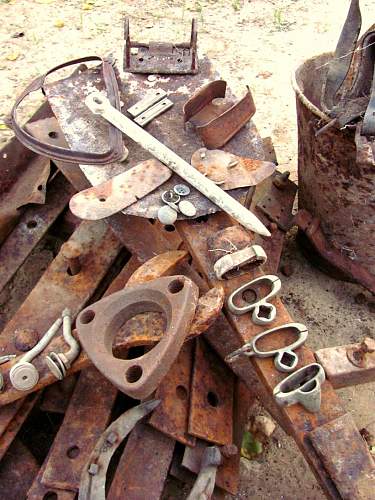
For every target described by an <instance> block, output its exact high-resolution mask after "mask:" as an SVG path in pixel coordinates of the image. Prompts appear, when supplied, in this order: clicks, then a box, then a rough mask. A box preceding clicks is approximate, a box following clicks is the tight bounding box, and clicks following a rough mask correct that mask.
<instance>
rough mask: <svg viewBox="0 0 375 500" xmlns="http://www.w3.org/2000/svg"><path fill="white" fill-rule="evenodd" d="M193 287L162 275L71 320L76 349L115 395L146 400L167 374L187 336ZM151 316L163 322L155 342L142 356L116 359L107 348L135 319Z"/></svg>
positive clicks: (186, 280)
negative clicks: (158, 314)
mask: <svg viewBox="0 0 375 500" xmlns="http://www.w3.org/2000/svg"><path fill="white" fill-rule="evenodd" d="M197 301H198V287H197V286H196V285H195V283H193V282H192V281H191V280H190V279H189V278H187V277H186V276H182V275H178V276H168V277H163V278H159V279H156V280H153V281H148V282H147V283H144V284H141V285H136V286H133V287H129V288H125V289H123V290H120V291H119V292H116V293H114V294H112V295H110V296H108V297H106V298H104V299H102V300H100V301H99V302H96V303H94V304H91V305H90V306H88V307H87V308H86V309H84V310H83V311H82V312H81V313H80V314H79V316H78V318H77V322H76V325H77V330H78V336H79V339H80V341H81V344H82V347H83V348H84V349H85V351H86V353H87V355H88V357H89V358H90V359H91V361H92V362H93V364H94V365H95V366H96V368H97V369H98V370H99V371H100V372H101V373H102V374H103V375H104V376H105V377H106V378H107V379H108V380H110V381H111V382H112V384H114V385H115V386H116V387H117V388H118V389H119V390H120V391H122V392H124V393H125V394H128V395H129V396H131V397H133V398H135V399H144V398H146V397H147V396H149V395H150V394H151V393H152V392H153V391H154V390H155V389H156V388H157V386H158V385H159V384H160V382H161V380H162V379H163V377H164V376H165V375H166V374H167V372H168V370H169V368H170V366H171V365H172V363H173V362H174V360H175V359H176V357H177V355H178V353H179V351H180V349H181V346H182V344H183V342H184V339H185V337H186V335H187V333H188V332H189V328H190V325H191V322H192V320H193V318H194V314H195V308H196V305H197ZM148 311H156V312H162V313H164V315H165V318H166V323H167V325H166V330H165V333H164V335H163V337H162V339H161V340H160V342H159V343H158V344H157V345H156V346H155V347H153V348H152V349H151V350H150V351H148V352H147V353H146V354H144V355H143V356H140V357H138V358H135V359H129V360H124V359H118V358H115V357H114V356H113V354H112V343H113V339H114V337H115V336H116V333H117V332H118V331H119V329H120V328H121V327H122V326H123V325H124V324H125V323H126V322H127V321H128V320H129V319H130V318H132V317H134V316H136V315H137V314H140V313H144V312H148Z"/></svg>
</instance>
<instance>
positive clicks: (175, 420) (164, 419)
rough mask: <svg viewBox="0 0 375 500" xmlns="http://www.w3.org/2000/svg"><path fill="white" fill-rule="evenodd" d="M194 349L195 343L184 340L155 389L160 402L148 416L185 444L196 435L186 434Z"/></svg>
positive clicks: (161, 428)
mask: <svg viewBox="0 0 375 500" xmlns="http://www.w3.org/2000/svg"><path fill="white" fill-rule="evenodd" d="M193 352H194V343H193V342H191V341H190V342H186V343H185V344H184V345H183V347H182V349H181V351H180V354H179V355H178V357H177V359H176V361H175V362H174V363H173V365H172V366H171V368H170V370H169V372H168V373H167V375H166V376H165V378H164V379H163V381H162V383H161V384H160V385H159V387H158V389H157V391H156V394H155V398H156V399H160V400H161V403H160V404H159V406H158V407H157V408H156V409H155V410H154V412H153V414H152V415H151V418H150V420H149V424H150V425H152V426H153V427H155V429H158V430H159V431H160V432H163V433H164V434H166V435H167V436H170V437H171V438H173V439H175V440H176V441H179V442H180V443H183V444H186V445H188V446H195V438H194V437H193V436H191V435H189V434H188V420H189V400H190V386H191V376H192V368H193Z"/></svg>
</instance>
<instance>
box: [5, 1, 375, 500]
mask: <svg viewBox="0 0 375 500" xmlns="http://www.w3.org/2000/svg"><path fill="white" fill-rule="evenodd" d="M348 4H349V1H348V0H345V1H343V0H331V1H328V2H327V1H321V0H314V1H313V2H306V0H304V1H302V0H274V1H271V0H269V1H266V0H253V1H242V0H232V1H226V2H224V0H218V1H207V0H194V1H193V0H192V1H188V0H187V1H170V2H168V1H161V2H150V1H143V2H137V1H128V2H124V1H122V0H121V1H120V0H112V1H110V2H109V1H105V0H96V1H92V2H90V1H89V2H87V3H85V2H81V1H78V0H66V1H61V0H35V1H14V0H11V1H6V0H0V13H1V19H2V25H1V28H0V42H1V43H0V69H1V70H2V72H1V79H0V141H1V142H6V141H7V140H8V139H9V137H10V136H11V131H9V130H8V129H7V128H6V127H5V126H4V124H3V120H4V118H5V117H6V115H7V113H8V112H9V110H10V107H11V105H12V102H13V100H14V98H15V96H16V95H17V94H18V93H20V91H21V90H22V89H23V88H24V87H25V86H26V84H27V83H29V82H30V81H31V80H32V79H33V78H35V77H36V76H38V75H39V74H41V73H43V72H44V71H46V70H47V69H49V68H51V67H52V66H54V65H57V64H59V63H61V62H64V61H66V60H69V59H72V58H76V57H80V56H84V55H88V54H101V55H106V54H108V53H113V54H114V55H115V57H117V59H118V60H120V61H121V59H122V49H123V41H122V36H123V33H122V26H123V16H124V13H126V14H127V15H129V16H130V19H131V34H132V35H134V38H135V39H140V40H142V39H143V40H149V39H150V38H151V39H164V40H173V41H177V40H183V39H187V38H188V36H189V31H190V19H191V17H192V16H196V17H197V18H198V20H199V38H198V42H199V49H200V53H201V54H203V53H205V54H207V55H208V56H209V57H210V58H211V59H212V60H213V61H214V62H215V63H216V65H217V68H218V70H219V71H220V72H221V74H222V76H223V77H224V78H225V79H227V81H228V83H229V85H230V86H231V87H232V88H233V89H234V90H235V91H236V92H237V93H238V95H240V94H241V92H244V89H245V85H246V84H247V85H249V86H250V87H251V89H252V92H253V95H254V98H255V101H256V105H257V113H256V115H255V123H256V125H257V127H258V129H259V131H260V133H261V135H262V137H266V136H271V137H272V139H273V142H274V145H275V149H276V153H277V156H278V160H279V164H280V166H281V168H282V169H288V170H290V171H292V178H293V179H296V178H297V175H296V167H297V157H296V155H297V147H296V146H297V130H296V119H295V104H294V95H293V91H292V89H291V85H290V74H291V71H292V70H293V68H294V67H295V66H296V65H297V64H298V62H299V61H301V60H303V59H306V58H308V57H311V56H313V55H315V54H319V53H322V52H326V51H330V50H333V49H334V47H335V43H336V41H337V38H338V35H339V32H340V29H341V25H342V23H343V21H344V19H345V16H346V11H347V7H348ZM361 6H362V12H363V26H364V27H368V26H369V25H370V24H371V23H372V22H373V20H374V18H375V1H374V0H372V1H371V0H367V1H363V2H361ZM59 26H61V27H59ZM20 34H23V35H22V36H20ZM38 99H39V97H37V98H35V99H33V100H31V101H30V102H29V103H28V104H27V106H26V107H25V113H26V114H31V112H32V110H33V109H35V105H36V104H37V101H38ZM47 260H48V259H47ZM42 261H43V259H42ZM283 261H284V262H286V263H289V264H290V265H291V266H292V268H293V270H294V272H293V275H292V276H290V277H289V278H286V277H284V278H283V290H282V297H283V300H284V302H285V303H286V304H287V305H288V307H289V310H290V311H291V313H292V315H293V316H294V318H295V320H296V321H301V322H304V323H306V324H307V325H308V326H309V330H310V337H309V344H310V346H311V347H313V348H314V349H317V348H320V347H326V346H327V347H328V346H334V345H340V344H345V343H350V342H353V341H358V340H360V339H362V338H363V337H364V336H365V335H369V334H371V332H373V327H374V312H375V307H374V303H373V302H371V300H370V299H369V300H365V301H364V303H362V304H357V302H356V300H355V297H356V295H357V294H358V293H359V292H360V291H361V289H360V287H358V286H355V285H350V284H343V283H341V282H337V281H335V280H332V279H330V278H327V277H326V276H325V275H322V274H321V273H320V272H319V271H317V270H316V269H314V268H313V267H312V266H311V265H310V263H309V262H308V261H307V260H306V259H305V258H304V257H303V256H302V255H301V253H300V251H299V249H298V248H297V246H296V244H295V241H294V238H293V237H292V236H291V237H290V238H289V239H288V243H287V245H286V248H285V252H284V256H283ZM35 262H36V264H35V265H36V266H39V265H40V266H42V265H44V264H43V263H39V262H40V261H39V260H38V259H36V260H35ZM43 262H44V261H43ZM31 274H32V273H31ZM22 279H26V278H24V277H22ZM22 283H23V282H22V281H21V286H23V285H22ZM3 299H4V298H3ZM9 300H11V298H10V299H9ZM374 389H375V384H367V385H365V386H361V387H357V388H351V389H345V390H342V391H340V395H341V396H342V399H343V402H344V405H345V407H346V408H347V410H348V411H350V412H351V413H352V414H353V416H354V418H355V420H356V422H357V425H358V427H359V428H362V427H367V428H368V429H369V430H372V431H373V432H374V431H375V421H374V418H375V417H374V409H375V394H374V393H375V391H374ZM257 411H261V410H259V409H258V410H257ZM242 462H243V463H242V466H241V471H242V473H241V488H240V492H239V494H238V497H237V498H242V499H244V498H249V499H250V498H251V499H260V500H261V499H267V498H272V499H302V498H304V499H322V498H324V495H323V493H322V491H321V490H320V488H319V486H318V485H317V483H316V481H315V479H314V477H313V475H312V473H311V472H310V469H309V467H308V466H307V464H306V462H305V461H304V459H303V457H302V455H301V454H300V453H299V451H298V450H297V448H296V446H295V444H294V442H293V441H292V440H291V439H290V438H288V437H287V436H286V435H285V434H284V433H283V432H282V430H281V429H280V428H278V429H277V430H276V432H275V434H274V435H273V437H272V438H271V440H270V442H269V443H268V445H267V446H266V448H265V452H264V453H263V454H262V455H261V456H260V457H258V459H256V460H253V461H247V460H245V459H243V461H242Z"/></svg>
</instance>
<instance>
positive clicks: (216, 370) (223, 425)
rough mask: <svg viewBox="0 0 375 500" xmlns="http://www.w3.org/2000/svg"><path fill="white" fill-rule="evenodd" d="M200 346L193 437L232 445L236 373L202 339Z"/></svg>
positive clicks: (196, 361) (196, 358)
mask: <svg viewBox="0 0 375 500" xmlns="http://www.w3.org/2000/svg"><path fill="white" fill-rule="evenodd" d="M196 342H197V344H196V351H195V356H194V368H193V380H192V387H191V398H190V406H191V407H190V415H189V433H190V434H192V435H193V436H196V437H199V438H201V439H205V440H206V441H209V442H212V443H216V444H222V445H225V444H231V443H232V441H233V391H234V376H233V373H232V372H231V371H230V370H229V368H227V366H226V365H225V364H224V363H223V361H221V359H220V358H219V357H218V356H217V354H216V353H215V352H213V351H212V350H211V349H209V348H208V347H207V344H206V343H205V342H204V341H203V340H202V339H197V341H196Z"/></svg>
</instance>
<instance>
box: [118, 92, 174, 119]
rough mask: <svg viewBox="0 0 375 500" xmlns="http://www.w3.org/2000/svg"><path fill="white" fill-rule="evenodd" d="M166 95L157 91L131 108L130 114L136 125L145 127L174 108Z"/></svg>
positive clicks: (150, 93)
mask: <svg viewBox="0 0 375 500" xmlns="http://www.w3.org/2000/svg"><path fill="white" fill-rule="evenodd" d="M166 95H167V93H166V92H165V91H164V90H162V89H155V90H153V91H152V92H149V93H148V94H147V95H146V96H145V97H144V98H143V99H141V100H140V101H139V102H137V103H136V104H134V105H133V106H132V107H131V108H129V109H128V113H129V114H130V115H131V116H132V117H133V119H134V121H135V123H137V124H138V125H140V126H141V127H144V126H145V125H147V124H148V123H149V122H150V121H151V120H153V119H154V118H156V117H157V116H159V115H161V114H162V113H164V112H165V111H167V110H168V109H169V108H171V107H172V106H173V102H172V101H171V100H170V99H168V98H167V97H166Z"/></svg>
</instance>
